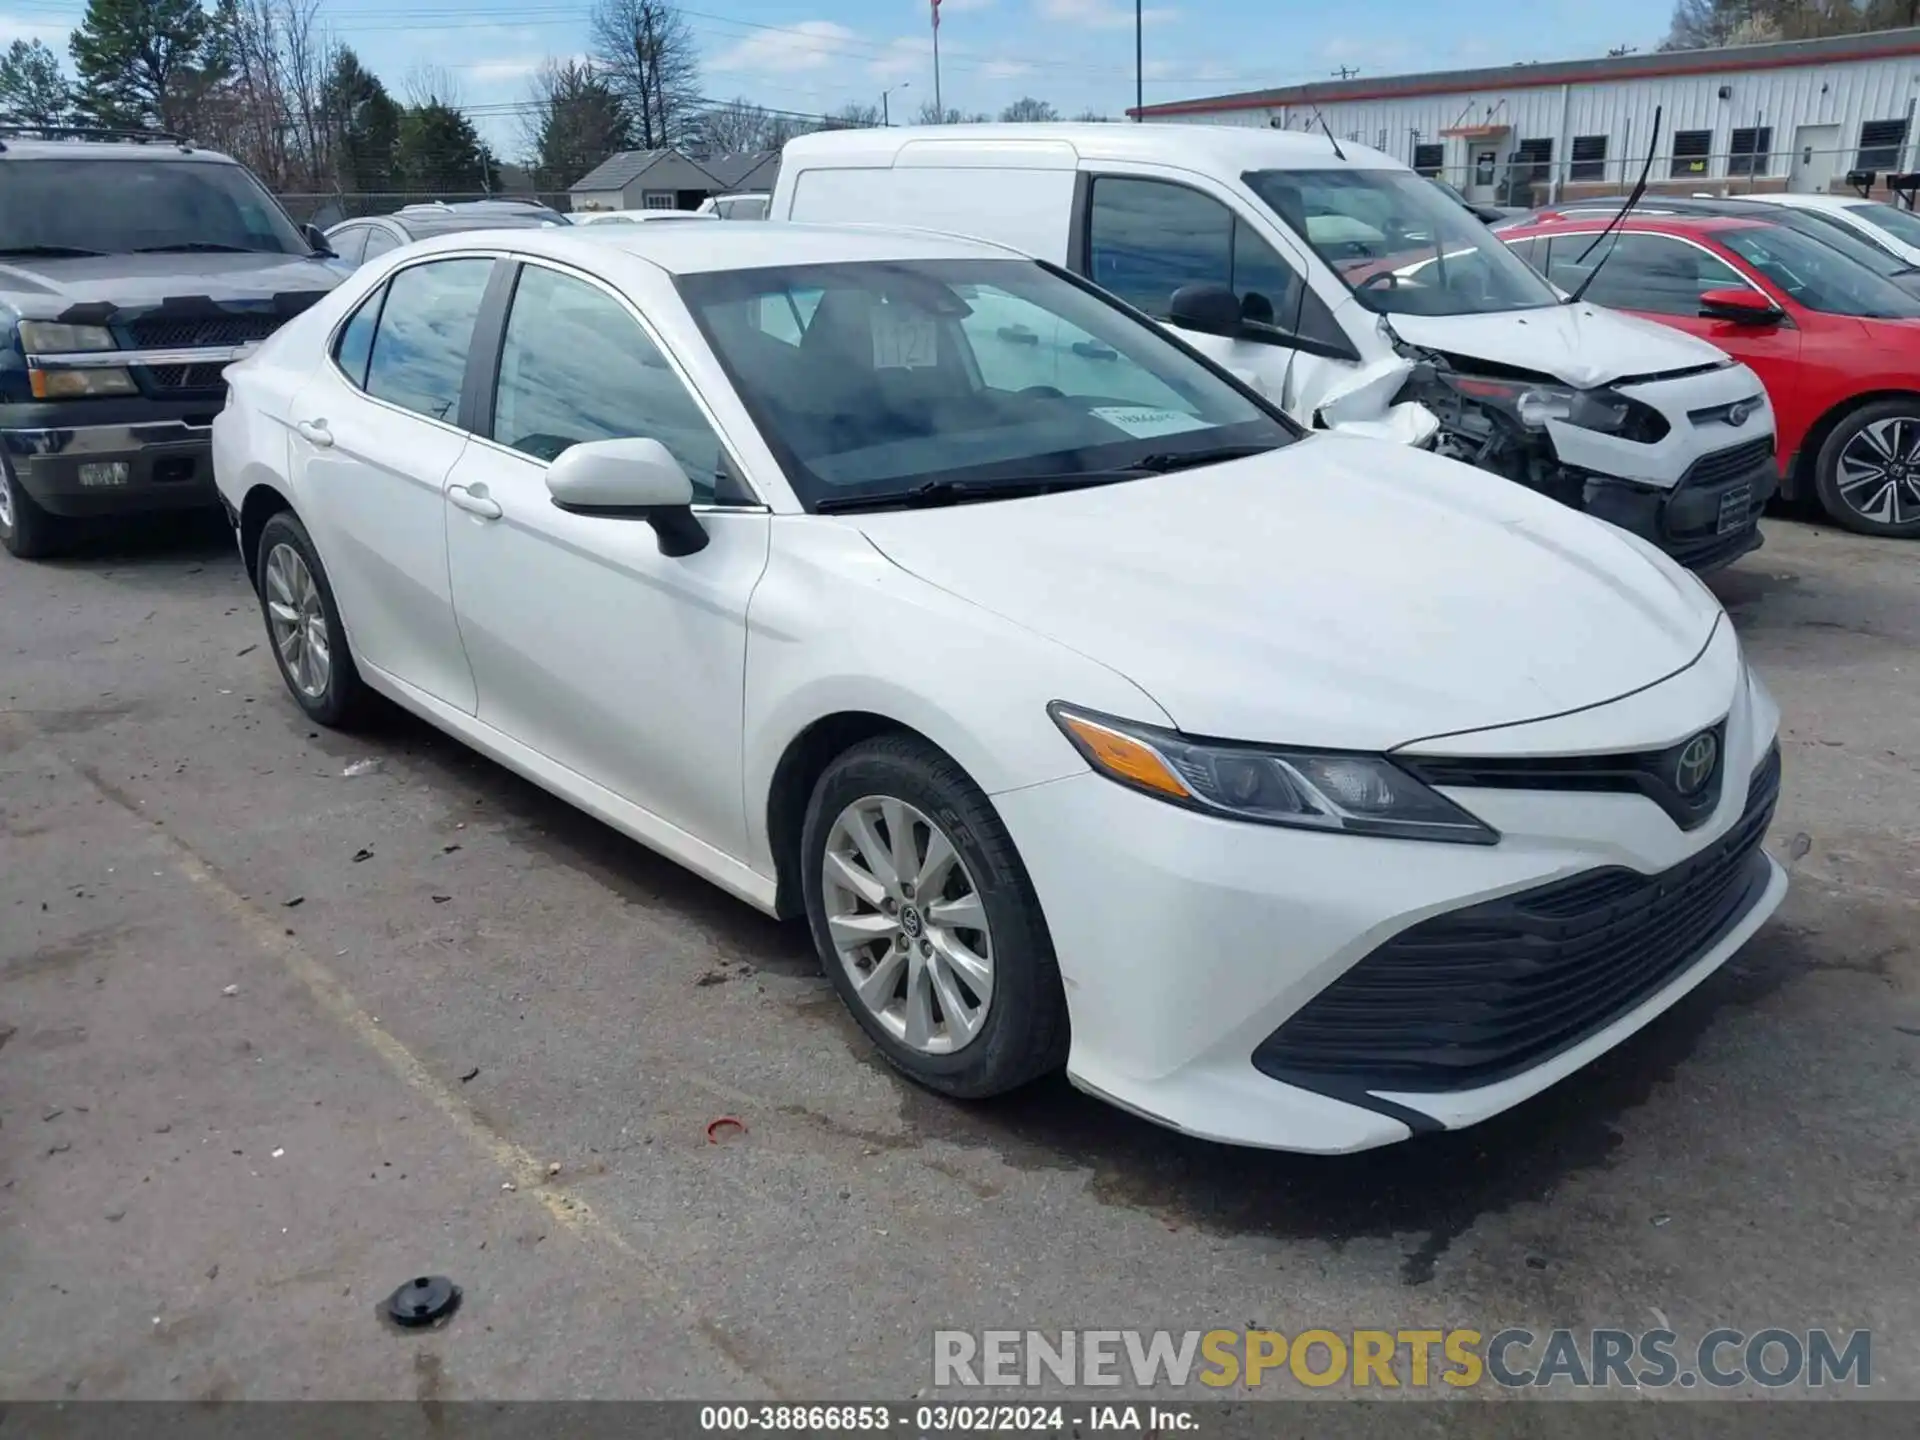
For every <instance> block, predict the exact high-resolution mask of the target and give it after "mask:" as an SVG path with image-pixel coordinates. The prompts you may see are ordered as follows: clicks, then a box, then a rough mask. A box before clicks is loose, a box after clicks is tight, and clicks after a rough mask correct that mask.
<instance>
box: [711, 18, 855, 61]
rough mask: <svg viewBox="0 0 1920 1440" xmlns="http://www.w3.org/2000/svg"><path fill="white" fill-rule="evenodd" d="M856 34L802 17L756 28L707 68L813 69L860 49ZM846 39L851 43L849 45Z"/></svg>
mask: <svg viewBox="0 0 1920 1440" xmlns="http://www.w3.org/2000/svg"><path fill="white" fill-rule="evenodd" d="M859 38H860V37H859V36H858V34H856V33H855V32H854V31H852V30H849V29H848V28H847V27H846V26H845V25H841V24H838V23H837V22H835V21H832V20H802V21H801V22H800V23H799V24H797V25H783V26H781V27H780V28H778V29H775V30H758V31H755V32H754V33H753V34H751V35H749V36H747V37H746V38H745V39H744V40H742V41H740V42H739V43H738V44H737V45H734V46H733V47H732V48H730V49H728V50H725V51H722V52H721V53H720V54H719V55H717V56H715V57H714V58H713V59H712V60H709V61H708V62H707V68H708V69H710V70H750V71H759V72H763V73H773V72H791V71H795V70H817V69H819V68H821V67H822V66H824V65H828V64H831V63H832V62H833V61H835V60H844V59H846V58H847V57H848V55H849V54H850V53H852V54H854V55H855V56H856V58H857V56H858V54H859V53H862V52H863V51H864V48H865V47H864V46H862V45H861V44H860V43H859ZM849 42H853V43H852V44H851V45H850V44H849Z"/></svg>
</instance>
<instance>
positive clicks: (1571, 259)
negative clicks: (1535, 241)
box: [1547, 231, 1751, 315]
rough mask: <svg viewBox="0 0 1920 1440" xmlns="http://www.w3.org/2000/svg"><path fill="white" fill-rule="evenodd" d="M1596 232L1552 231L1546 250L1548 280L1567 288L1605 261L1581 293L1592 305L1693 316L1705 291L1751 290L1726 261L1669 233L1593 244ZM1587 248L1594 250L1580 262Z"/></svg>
mask: <svg viewBox="0 0 1920 1440" xmlns="http://www.w3.org/2000/svg"><path fill="white" fill-rule="evenodd" d="M1598 234H1599V232H1598V231H1594V232H1592V233H1589V234H1584V235H1556V236H1554V237H1553V238H1552V240H1551V241H1550V242H1549V246H1548V254H1547V278H1548V279H1550V280H1551V281H1553V283H1554V284H1556V285H1558V286H1559V287H1560V288H1561V289H1563V290H1566V291H1569V292H1571V291H1573V290H1577V289H1579V288H1580V283H1581V281H1583V280H1585V279H1586V277H1587V275H1588V273H1589V272H1590V271H1592V269H1593V267H1594V265H1595V264H1596V263H1597V262H1599V261H1601V260H1604V261H1605V262H1606V263H1605V264H1604V265H1601V267H1600V273H1599V274H1598V275H1596V276H1594V278H1593V283H1592V284H1591V285H1589V286H1587V288H1586V290H1585V292H1584V293H1583V294H1582V296H1581V298H1582V299H1583V300H1591V301H1593V303H1594V304H1596V305H1611V306H1613V307H1615V308H1616V309H1620V310H1648V311H1652V312H1653V313H1654V314H1656V315H1698V314H1699V313H1700V296H1701V295H1702V294H1703V293H1705V292H1706V291H1708V290H1727V289H1737V290H1744V289H1750V288H1751V287H1750V286H1748V284H1747V282H1746V281H1745V280H1743V279H1741V278H1740V275H1739V273H1738V272H1737V271H1736V270H1735V269H1734V268H1733V267H1732V266H1731V265H1729V264H1727V263H1726V261H1724V260H1721V259H1718V258H1716V257H1715V256H1713V255H1710V254H1708V253H1707V252H1706V251H1705V250H1702V249H1700V248H1699V247H1698V246H1696V245H1690V244H1688V243H1687V242H1686V241H1684V240H1676V239H1674V238H1673V237H1672V236H1670V235H1616V236H1615V237H1614V238H1613V239H1611V240H1609V241H1605V242H1603V243H1601V244H1600V245H1599V246H1597V247H1593V242H1594V240H1595V239H1596V238H1597V236H1598ZM1589 247H1593V253H1592V254H1590V255H1587V257H1586V260H1585V262H1584V263H1582V262H1581V259H1580V257H1581V255H1582V254H1584V253H1585V252H1586V251H1587V250H1588V248H1589Z"/></svg>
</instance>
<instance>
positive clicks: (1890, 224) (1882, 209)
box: [1846, 200, 1920, 245]
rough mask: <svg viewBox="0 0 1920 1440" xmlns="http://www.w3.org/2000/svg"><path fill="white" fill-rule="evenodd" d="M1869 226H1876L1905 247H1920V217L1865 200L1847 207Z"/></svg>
mask: <svg viewBox="0 0 1920 1440" xmlns="http://www.w3.org/2000/svg"><path fill="white" fill-rule="evenodd" d="M1846 208H1847V209H1848V210H1849V211H1850V212H1851V213H1853V214H1855V215H1858V216H1859V217H1860V218H1861V219H1862V220H1864V221H1866V222H1867V223H1868V224H1869V225H1876V226H1878V227H1879V228H1880V229H1882V230H1884V231H1886V232H1887V233H1888V234H1889V235H1891V236H1893V238H1894V239H1896V240H1898V241H1899V242H1900V243H1901V244H1903V245H1920V215H1915V214H1914V213H1913V212H1912V211H1910V210H1901V209H1899V208H1898V207H1896V206H1893V205H1882V204H1881V203H1880V202H1879V201H1877V200H1863V201H1862V202H1861V203H1860V204H1858V205H1849V206H1847V207H1846Z"/></svg>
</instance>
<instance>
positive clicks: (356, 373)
mask: <svg viewBox="0 0 1920 1440" xmlns="http://www.w3.org/2000/svg"><path fill="white" fill-rule="evenodd" d="M386 297H387V287H386V286H384V285H382V286H381V287H380V288H379V289H378V290H376V291H374V292H373V294H371V295H369V296H368V297H367V298H366V299H364V300H362V301H361V302H360V308H359V309H358V310H356V311H354V312H353V318H352V319H351V320H349V321H347V323H346V324H345V325H344V326H342V327H341V330H340V338H339V340H338V341H336V342H335V344H334V347H333V358H334V360H335V362H336V363H338V364H339V366H340V368H341V370H342V371H344V372H345V373H346V377H347V378H348V379H349V380H351V381H352V382H353V383H354V384H355V385H357V386H359V387H360V388H361V389H363V390H364V389H365V388H366V385H367V360H368V357H370V356H371V355H372V354H373V331H374V327H375V326H376V325H378V324H379V323H380V302H381V301H382V300H384V299H386Z"/></svg>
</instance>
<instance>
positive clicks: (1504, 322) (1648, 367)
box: [1388, 302, 1727, 389]
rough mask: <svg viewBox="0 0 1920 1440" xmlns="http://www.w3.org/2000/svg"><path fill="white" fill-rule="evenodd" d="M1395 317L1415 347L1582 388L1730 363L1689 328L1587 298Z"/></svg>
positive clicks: (1397, 327) (1394, 322) (1395, 324)
mask: <svg viewBox="0 0 1920 1440" xmlns="http://www.w3.org/2000/svg"><path fill="white" fill-rule="evenodd" d="M1388 318H1389V319H1390V321H1391V323H1392V325H1393V328H1394V330H1395V331H1396V332H1398V333H1399V335H1400V337H1401V338H1402V339H1403V340H1408V341H1411V342H1412V343H1413V344H1415V345H1422V346H1425V347H1426V348H1427V349H1429V350H1442V351H1445V352H1446V353H1448V354H1450V355H1455V356H1459V357H1462V358H1465V359H1470V360H1487V361H1491V362H1493V363H1494V364H1497V365H1501V366H1506V367H1510V368H1513V369H1519V370H1534V371H1538V372H1539V373H1540V374H1543V375H1551V376H1553V377H1554V378H1555V379H1556V380H1561V381H1564V382H1565V383H1566V384H1569V385H1577V386H1579V387H1581V388H1582V389H1590V388H1592V387H1593V386H1595V385H1611V384H1614V383H1616V382H1618V381H1621V380H1626V379H1634V378H1644V377H1647V376H1652V375H1664V374H1666V373H1668V372H1670V371H1674V370H1697V369H1699V368H1700V367H1701V366H1703V365H1720V364H1725V363H1726V360H1727V356H1726V353H1725V352H1724V351H1722V350H1720V349H1719V348H1717V347H1716V346H1713V345H1709V344H1708V343H1707V342H1706V341H1704V340H1701V339H1698V338H1696V337H1695V336H1692V335H1689V334H1687V333H1686V332H1685V331H1682V330H1675V329H1673V328H1672V327H1671V326H1668V325H1661V324H1657V323H1656V322H1654V321H1652V320H1642V319H1640V318H1639V317H1638V316H1636V315H1622V314H1621V313H1620V312H1619V311H1617V310H1608V309H1605V308H1604V307H1602V306H1599V305H1588V304H1585V303H1584V302H1583V303H1581V304H1578V305H1543V306H1541V307H1539V308H1538V309H1534V310H1507V311H1502V312H1498V313H1495V314H1491V315H1393V316H1390V317H1388Z"/></svg>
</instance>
